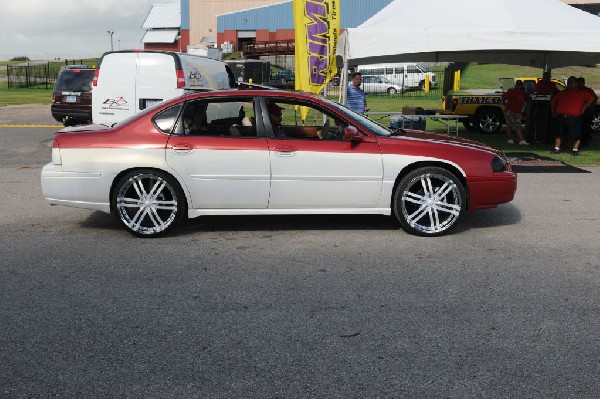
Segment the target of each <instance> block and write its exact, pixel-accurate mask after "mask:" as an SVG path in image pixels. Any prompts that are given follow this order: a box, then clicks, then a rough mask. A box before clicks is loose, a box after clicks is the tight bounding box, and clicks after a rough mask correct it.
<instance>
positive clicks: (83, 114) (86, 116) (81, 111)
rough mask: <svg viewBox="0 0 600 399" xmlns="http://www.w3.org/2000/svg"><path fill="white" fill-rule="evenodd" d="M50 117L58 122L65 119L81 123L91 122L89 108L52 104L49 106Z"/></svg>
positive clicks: (90, 108) (90, 109)
mask: <svg viewBox="0 0 600 399" xmlns="http://www.w3.org/2000/svg"><path fill="white" fill-rule="evenodd" d="M50 112H51V113H52V117H53V118H54V119H56V120H57V121H58V122H62V121H63V120H64V119H65V118H71V119H75V120H78V121H82V122H88V121H89V122H91V121H92V107H91V106H76V105H68V106H65V104H52V105H51V106H50Z"/></svg>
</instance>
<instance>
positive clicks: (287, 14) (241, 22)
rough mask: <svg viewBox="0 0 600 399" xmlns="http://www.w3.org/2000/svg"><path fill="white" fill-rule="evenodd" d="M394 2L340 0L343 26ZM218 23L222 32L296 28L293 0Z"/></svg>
mask: <svg viewBox="0 0 600 399" xmlns="http://www.w3.org/2000/svg"><path fill="white" fill-rule="evenodd" d="M192 1H193V0H192ZM391 2H392V0H340V10H341V19H340V25H341V27H342V29H345V28H355V27H357V26H358V25H360V24H362V23H363V22H365V21H366V20H367V19H369V18H371V17H372V16H373V15H375V14H376V13H377V12H379V11H380V10H381V9H382V8H383V7H385V6H387V5H388V4H390V3H391ZM401 22H402V21H398V23H401ZM217 25H218V29H219V32H221V33H223V32H224V31H228V30H237V31H241V30H261V29H267V30H269V31H271V32H275V31H276V30H279V29H294V19H293V12H292V1H286V2H284V3H280V4H275V5H270V6H267V7H260V8H255V9H251V10H243V11H238V12H232V13H229V14H224V15H219V16H218V17H217ZM214 32H216V30H214Z"/></svg>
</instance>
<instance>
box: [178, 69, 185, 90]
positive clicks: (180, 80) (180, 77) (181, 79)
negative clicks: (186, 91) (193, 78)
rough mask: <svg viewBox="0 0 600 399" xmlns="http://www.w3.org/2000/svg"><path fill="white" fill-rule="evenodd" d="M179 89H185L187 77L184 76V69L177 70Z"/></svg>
mask: <svg viewBox="0 0 600 399" xmlns="http://www.w3.org/2000/svg"><path fill="white" fill-rule="evenodd" d="M176 72H177V88H178V89H181V88H183V87H185V77H184V76H183V69H177V71H176Z"/></svg>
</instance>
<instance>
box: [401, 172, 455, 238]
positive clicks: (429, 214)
mask: <svg viewBox="0 0 600 399" xmlns="http://www.w3.org/2000/svg"><path fill="white" fill-rule="evenodd" d="M401 201H402V203H401V208H402V215H403V216H404V220H406V222H407V223H408V224H409V225H410V226H411V227H412V228H413V229H415V230H417V231H419V232H421V233H424V234H435V233H440V232H443V231H445V230H447V229H449V228H450V227H452V225H453V224H454V223H455V222H456V221H457V220H458V218H459V216H460V212H461V210H462V198H461V194H460V191H459V188H458V186H457V185H456V183H454V181H452V179H450V178H449V177H447V176H444V175H440V174H431V173H427V174H424V175H421V176H418V177H416V178H415V179H413V180H412V181H411V182H410V183H409V184H408V186H407V187H406V189H405V190H404V192H403V193H402V200H401Z"/></svg>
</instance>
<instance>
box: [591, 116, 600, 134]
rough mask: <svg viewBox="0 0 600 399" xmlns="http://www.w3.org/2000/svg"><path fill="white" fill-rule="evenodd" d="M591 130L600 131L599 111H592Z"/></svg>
mask: <svg viewBox="0 0 600 399" xmlns="http://www.w3.org/2000/svg"><path fill="white" fill-rule="evenodd" d="M592 130H593V131H594V132H600V112H594V116H593V117H592Z"/></svg>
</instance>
